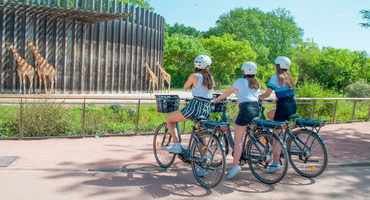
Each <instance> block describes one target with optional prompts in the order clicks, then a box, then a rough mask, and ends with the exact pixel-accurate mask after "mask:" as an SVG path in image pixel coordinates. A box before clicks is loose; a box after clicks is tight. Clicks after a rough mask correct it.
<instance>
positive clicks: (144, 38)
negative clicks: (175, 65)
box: [0, 0, 165, 94]
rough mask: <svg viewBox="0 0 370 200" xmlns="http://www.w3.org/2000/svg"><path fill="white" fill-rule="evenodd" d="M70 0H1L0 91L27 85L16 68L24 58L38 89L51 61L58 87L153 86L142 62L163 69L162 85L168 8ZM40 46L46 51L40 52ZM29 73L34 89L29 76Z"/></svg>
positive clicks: (127, 89) (119, 89)
mask: <svg viewBox="0 0 370 200" xmlns="http://www.w3.org/2000/svg"><path fill="white" fill-rule="evenodd" d="M41 2H44V3H41ZM51 2H53V3H51ZM68 2H70V1H67V0H56V1H36V3H29V2H28V3H27V2H18V1H14V0H13V1H0V37H1V41H0V50H1V55H0V66H1V68H0V93H2V94H13V93H14V94H15V93H19V92H20V90H21V89H22V90H23V87H24V86H23V84H21V83H22V80H21V79H22V77H21V76H19V73H18V72H17V70H18V71H19V70H20V69H19V68H20V66H19V65H20V63H23V64H21V65H22V66H23V65H25V64H24V63H27V64H29V65H30V66H32V67H33V68H34V70H35V71H34V76H33V77H32V80H33V85H32V87H31V93H35V92H36V91H37V90H38V89H39V87H40V86H42V87H41V89H42V91H41V93H44V92H45V90H44V83H43V82H39V81H40V77H39V76H38V73H39V72H41V70H38V69H37V68H38V65H40V63H42V62H47V63H48V64H49V65H50V66H48V67H47V69H48V70H52V68H54V70H55V77H54V79H55V83H54V87H55V93H58V94H65V93H77V94H78V93H132V92H140V91H148V89H149V86H150V85H149V84H150V77H149V72H148V71H147V69H146V68H144V67H143V63H147V64H148V66H149V67H150V69H151V71H152V72H153V73H154V74H155V75H156V76H157V77H158V83H157V84H158V86H160V88H159V89H162V88H161V86H162V82H163V81H165V80H163V78H161V69H160V67H159V66H160V65H158V64H159V63H161V64H163V50H164V24H165V21H164V18H163V17H162V16H159V15H157V14H156V13H153V12H151V11H148V10H144V9H141V8H139V7H134V6H131V5H129V4H123V3H119V4H117V3H116V1H103V0H95V1H93V0H75V2H74V5H73V6H70V5H69V4H68ZM107 8H108V9H107ZM28 41H30V42H31V43H32V44H34V46H30V45H28ZM9 45H12V47H13V50H10V49H9ZM33 47H34V48H33ZM35 50H36V51H37V52H38V55H39V57H41V58H38V59H36V58H37V56H36V55H37V54H36V53H35ZM14 52H16V53H14ZM42 58H43V60H42ZM22 59H23V61H22ZM157 63H158V64H157ZM26 69H29V66H28V67H24V68H23V70H26ZM29 74H31V73H29ZM25 77H26V78H25V81H24V82H25V85H26V86H25V89H26V90H28V89H29V87H30V82H29V79H28V78H27V75H25ZM47 90H48V91H49V90H50V79H47Z"/></svg>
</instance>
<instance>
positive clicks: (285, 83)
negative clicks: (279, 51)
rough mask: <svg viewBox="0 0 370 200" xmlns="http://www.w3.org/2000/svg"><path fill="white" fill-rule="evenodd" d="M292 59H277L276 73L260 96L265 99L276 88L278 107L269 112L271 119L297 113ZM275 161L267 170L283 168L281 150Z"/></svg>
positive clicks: (286, 117) (274, 156) (278, 119)
mask: <svg viewBox="0 0 370 200" xmlns="http://www.w3.org/2000/svg"><path fill="white" fill-rule="evenodd" d="M290 64H291V63H290V59H289V58H287V57H284V56H281V57H278V58H276V59H275V69H276V74H275V75H273V76H272V77H271V79H270V82H269V83H268V84H267V90H266V92H265V93H263V94H261V95H260V96H259V98H260V99H264V98H267V97H269V96H270V94H271V92H272V91H273V90H275V95H276V98H277V99H276V100H275V101H276V109H272V110H270V111H269V112H268V113H267V117H268V118H269V119H270V120H275V121H285V120H288V119H289V116H290V115H292V114H295V113H296V111H297V106H296V102H295V100H294V88H295V85H294V80H293V78H292V75H291V74H290V72H289V71H288V69H289V68H290ZM274 152H275V153H274V155H273V163H272V165H271V166H270V167H269V168H267V169H266V172H274V171H277V170H280V169H281V166H280V164H279V151H274Z"/></svg>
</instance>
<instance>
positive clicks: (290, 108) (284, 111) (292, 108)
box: [274, 96, 297, 121]
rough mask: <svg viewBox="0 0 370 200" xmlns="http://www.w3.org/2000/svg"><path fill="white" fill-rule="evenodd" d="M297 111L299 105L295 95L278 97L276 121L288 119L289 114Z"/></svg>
mask: <svg viewBox="0 0 370 200" xmlns="http://www.w3.org/2000/svg"><path fill="white" fill-rule="evenodd" d="M296 112H297V105H296V102H295V100H294V97H293V96H292V97H287V98H282V99H278V100H277V102H276V112H275V116H274V120H275V121H286V120H288V119H289V116H290V115H292V114H295V113H296Z"/></svg>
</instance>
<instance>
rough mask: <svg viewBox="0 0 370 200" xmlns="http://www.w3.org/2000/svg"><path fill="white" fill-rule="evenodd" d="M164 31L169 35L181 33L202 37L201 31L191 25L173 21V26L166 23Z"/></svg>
mask: <svg viewBox="0 0 370 200" xmlns="http://www.w3.org/2000/svg"><path fill="white" fill-rule="evenodd" d="M165 29H166V32H167V33H168V34H169V35H170V36H171V35H172V34H175V33H177V34H183V35H189V36H194V37H202V32H201V31H198V30H197V29H196V28H194V27H191V26H185V25H184V24H178V23H175V24H174V25H173V26H170V25H166V27H165Z"/></svg>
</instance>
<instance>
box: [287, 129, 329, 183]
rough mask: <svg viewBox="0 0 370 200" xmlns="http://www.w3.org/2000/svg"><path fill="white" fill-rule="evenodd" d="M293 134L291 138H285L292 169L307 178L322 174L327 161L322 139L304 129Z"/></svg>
mask: <svg viewBox="0 0 370 200" xmlns="http://www.w3.org/2000/svg"><path fill="white" fill-rule="evenodd" d="M293 134H294V137H293V139H292V138H288V139H287V150H288V153H289V160H290V164H291V165H292V167H293V168H294V170H295V171H296V172H297V173H298V174H300V175H302V176H305V177H309V178H313V177H316V176H319V175H320V174H322V173H323V172H324V171H325V169H326V166H327V163H328V153H327V150H326V146H325V144H324V142H323V141H322V139H321V138H320V137H319V136H318V135H317V134H316V133H313V132H310V131H308V130H305V129H302V130H298V131H295V132H294V133H293Z"/></svg>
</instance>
